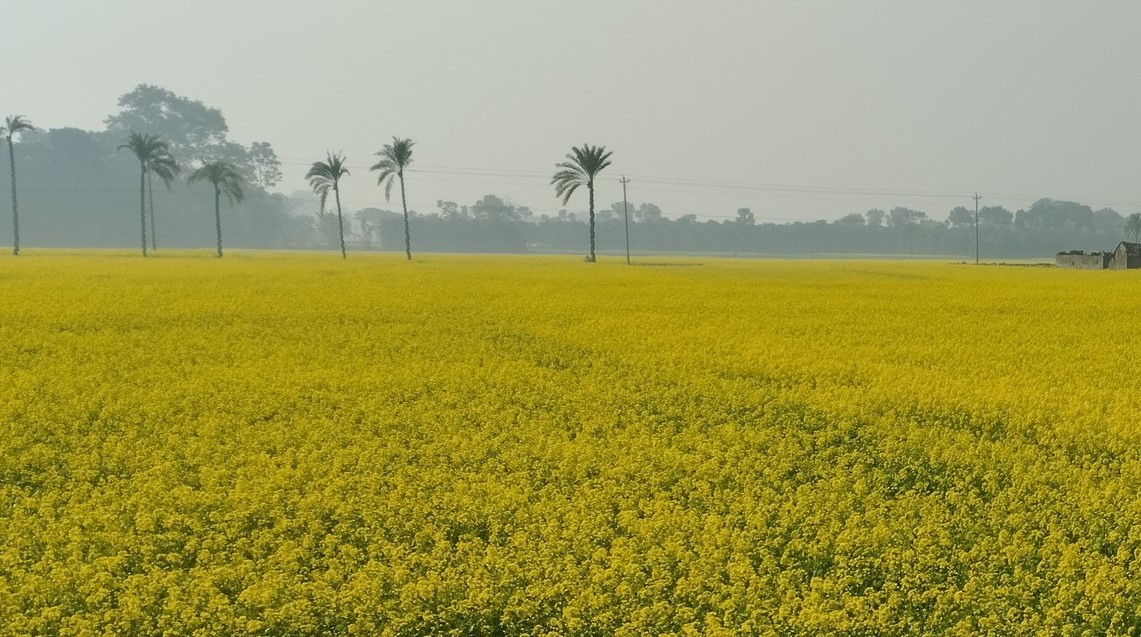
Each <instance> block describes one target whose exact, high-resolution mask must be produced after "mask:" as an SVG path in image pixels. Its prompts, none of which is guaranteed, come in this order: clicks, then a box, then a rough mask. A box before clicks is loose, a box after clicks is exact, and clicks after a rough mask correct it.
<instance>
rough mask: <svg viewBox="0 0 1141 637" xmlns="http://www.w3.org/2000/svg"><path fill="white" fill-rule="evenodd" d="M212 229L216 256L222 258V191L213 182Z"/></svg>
mask: <svg viewBox="0 0 1141 637" xmlns="http://www.w3.org/2000/svg"><path fill="white" fill-rule="evenodd" d="M152 225H153V224H152ZM214 229H215V230H217V231H218V258H219V259H221V258H222V191H221V190H219V189H218V184H214ZM151 231H152V232H153V231H154V229H153V228H152V229H151ZM152 236H153V235H152Z"/></svg>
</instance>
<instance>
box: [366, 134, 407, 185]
mask: <svg viewBox="0 0 1141 637" xmlns="http://www.w3.org/2000/svg"><path fill="white" fill-rule="evenodd" d="M415 145H416V142H414V141H412V140H411V139H400V138H398V137H393V138H392V143H391V144H385V145H384V148H382V149H380V152H378V153H376V154H377V156H379V157H380V161H378V162H376V163H375V164H373V165H372V167H371V168H369V170H371V171H375V172H376V173H377V176H376V185H378V186H384V200H385V201H389V200H391V199H392V183H393V181H395V180H396V179H398V178H403V177H404V169H405V168H407V167H408V165H409V164H411V163H412V147H413V146H415Z"/></svg>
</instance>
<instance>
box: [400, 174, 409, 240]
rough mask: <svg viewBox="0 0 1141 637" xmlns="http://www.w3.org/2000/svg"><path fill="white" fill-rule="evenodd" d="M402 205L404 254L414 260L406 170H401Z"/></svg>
mask: <svg viewBox="0 0 1141 637" xmlns="http://www.w3.org/2000/svg"><path fill="white" fill-rule="evenodd" d="M400 205H402V206H404V254H405V255H407V256H408V260H409V261H411V260H412V232H411V231H410V230H409V229H408V199H407V198H406V197H405V196H404V172H403V171H401V172H400Z"/></svg>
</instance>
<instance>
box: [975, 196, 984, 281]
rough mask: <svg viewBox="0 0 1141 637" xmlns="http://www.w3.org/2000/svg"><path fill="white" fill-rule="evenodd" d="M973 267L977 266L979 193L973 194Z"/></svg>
mask: <svg viewBox="0 0 1141 637" xmlns="http://www.w3.org/2000/svg"><path fill="white" fill-rule="evenodd" d="M973 199H974V200H975V265H978V264H979V199H982V197H980V196H979V193H977V192H976V193H975V196H974V197H973Z"/></svg>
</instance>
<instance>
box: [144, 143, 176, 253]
mask: <svg viewBox="0 0 1141 637" xmlns="http://www.w3.org/2000/svg"><path fill="white" fill-rule="evenodd" d="M147 168H148V170H147V192H148V193H149V194H150V204H151V250H158V226H157V225H155V187H154V184H153V183H152V182H151V174H152V173H153V174H155V175H158V177H159V179H161V180H162V183H163V184H164V185H165V186H166V189H167V190H170V185H171V184H172V183H174V178H175V177H177V176H178V173H180V172H182V167H181V166H179V165H178V162H176V161H175V160H174V157H173V156H171V155H170V154H169V153H167V154H163V155H159V156H157V157H154V158H152V159H151V160H150V162H148V164H147Z"/></svg>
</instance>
